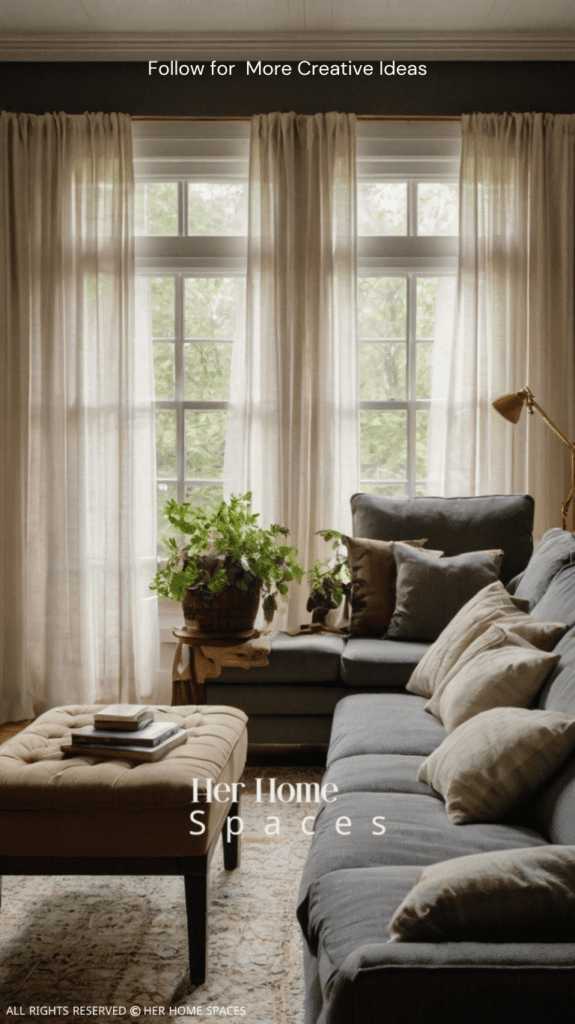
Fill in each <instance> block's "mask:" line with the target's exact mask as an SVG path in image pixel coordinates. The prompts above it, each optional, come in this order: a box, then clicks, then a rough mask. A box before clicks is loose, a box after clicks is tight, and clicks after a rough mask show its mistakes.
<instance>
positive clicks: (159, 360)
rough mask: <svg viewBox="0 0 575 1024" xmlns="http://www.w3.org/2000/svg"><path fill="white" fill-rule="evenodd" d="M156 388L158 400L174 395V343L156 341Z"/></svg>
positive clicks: (170, 397)
mask: <svg viewBox="0 0 575 1024" xmlns="http://www.w3.org/2000/svg"><path fill="white" fill-rule="evenodd" d="M154 388H155V397H156V400H157V399H160V398H163V399H172V398H173V397H174V343H173V342H172V341H155V342H154Z"/></svg>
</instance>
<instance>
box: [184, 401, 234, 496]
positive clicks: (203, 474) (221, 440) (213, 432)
mask: <svg viewBox="0 0 575 1024" xmlns="http://www.w3.org/2000/svg"><path fill="white" fill-rule="evenodd" d="M227 422H228V414H227V411H226V410H225V409H197V410H196V409H186V477H188V478H190V477H191V478H196V479H197V478H199V479H200V480H202V479H204V480H205V479H207V480H218V479H220V478H221V477H222V476H223V473H224V449H225V445H226V428H227Z"/></svg>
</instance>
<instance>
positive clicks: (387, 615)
mask: <svg viewBox="0 0 575 1024" xmlns="http://www.w3.org/2000/svg"><path fill="white" fill-rule="evenodd" d="M342 541H343V543H344V544H345V546H346V548H347V557H348V561H349V568H350V572H351V576H352V581H353V582H352V598H351V623H350V629H349V632H350V636H376V637H381V636H383V634H384V633H385V632H386V630H387V627H388V626H389V623H390V620H391V616H392V615H393V609H394V608H395V581H396V577H397V569H396V564H395V558H394V555H393V546H394V543H395V542H394V541H391V540H369V539H368V538H367V537H346V536H343V537H342ZM403 543H404V544H410V545H411V546H412V547H416V548H422V547H423V545H424V544H425V543H426V539H425V538H423V540H407V541H403ZM428 553H429V554H431V552H428ZM433 553H434V554H436V555H440V554H441V552H439V551H438V552H433Z"/></svg>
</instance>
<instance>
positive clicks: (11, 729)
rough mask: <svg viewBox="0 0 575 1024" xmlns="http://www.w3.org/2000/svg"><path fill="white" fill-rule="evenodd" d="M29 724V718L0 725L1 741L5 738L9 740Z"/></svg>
mask: <svg viewBox="0 0 575 1024" xmlns="http://www.w3.org/2000/svg"><path fill="white" fill-rule="evenodd" d="M27 725H28V720H27V719H25V720H24V721H23V722H4V725H0V743H4V740H9V739H10V737H11V736H16V734H17V733H19V732H21V731H22V729H25V728H26V726H27Z"/></svg>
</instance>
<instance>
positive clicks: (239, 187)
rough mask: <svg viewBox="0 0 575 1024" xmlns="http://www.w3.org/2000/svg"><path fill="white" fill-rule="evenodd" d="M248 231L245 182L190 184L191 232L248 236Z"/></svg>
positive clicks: (189, 232) (189, 221) (194, 233)
mask: <svg viewBox="0 0 575 1024" xmlns="http://www.w3.org/2000/svg"><path fill="white" fill-rule="evenodd" d="M247 230H248V196H247V185H246V184H245V182H232V181H230V182H217V183H216V182H213V181H194V182H189V183H188V234H189V235H246V234H247Z"/></svg>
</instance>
